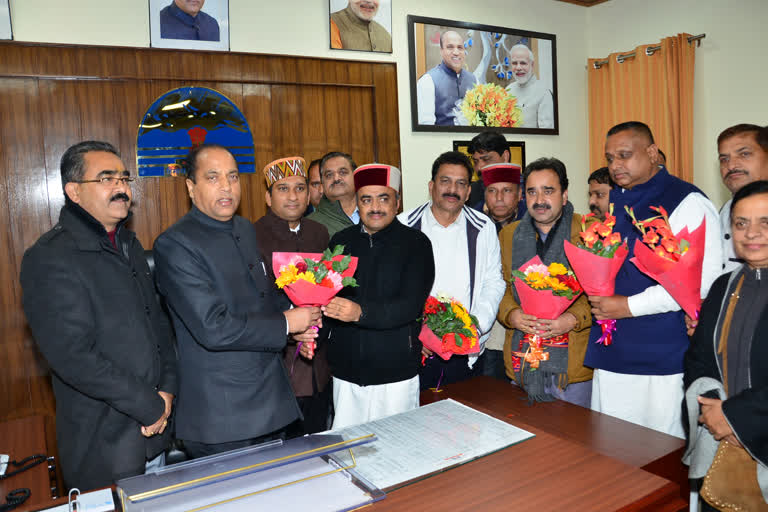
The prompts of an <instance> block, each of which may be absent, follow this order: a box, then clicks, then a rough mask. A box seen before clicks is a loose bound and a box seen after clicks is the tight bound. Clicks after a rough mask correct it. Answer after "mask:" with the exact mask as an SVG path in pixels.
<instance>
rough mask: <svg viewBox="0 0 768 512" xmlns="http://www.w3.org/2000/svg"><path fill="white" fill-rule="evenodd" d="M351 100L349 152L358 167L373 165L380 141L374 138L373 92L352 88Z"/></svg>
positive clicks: (348, 110)
mask: <svg viewBox="0 0 768 512" xmlns="http://www.w3.org/2000/svg"><path fill="white" fill-rule="evenodd" d="M349 100H350V101H349V105H348V109H347V116H348V118H349V127H350V132H351V133H350V137H349V142H348V143H347V150H348V152H349V153H350V154H351V155H353V156H354V157H355V161H356V162H357V165H363V164H369V163H372V162H374V160H376V158H375V157H374V155H375V154H376V151H375V149H376V147H377V146H378V140H376V138H374V126H373V90H372V89H363V88H350V89H349ZM378 161H379V162H382V161H381V160H378ZM383 163H389V162H383Z"/></svg>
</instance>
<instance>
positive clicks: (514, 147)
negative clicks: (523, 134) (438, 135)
mask: <svg viewBox="0 0 768 512" xmlns="http://www.w3.org/2000/svg"><path fill="white" fill-rule="evenodd" d="M471 143H472V141H471V140H455V141H453V150H454V151H458V152H459V153H464V154H465V155H467V157H469V162H470V163H471V164H472V166H473V168H472V181H477V180H479V179H480V173H478V172H477V169H475V168H474V162H472V155H470V154H469V145H470V144H471ZM507 144H509V163H511V164H516V165H519V166H520V169H525V142H523V141H521V140H512V141H507Z"/></svg>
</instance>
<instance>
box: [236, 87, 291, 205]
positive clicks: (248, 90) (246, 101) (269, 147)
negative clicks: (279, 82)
mask: <svg viewBox="0 0 768 512" xmlns="http://www.w3.org/2000/svg"><path fill="white" fill-rule="evenodd" d="M242 111H243V115H244V116H245V118H246V119H247V120H248V124H249V125H250V127H251V133H252V134H253V149H254V161H255V162H256V170H257V171H258V172H257V174H256V175H254V176H253V177H248V178H246V179H244V180H243V181H242V183H241V187H242V188H243V192H244V193H245V192H246V190H247V197H246V200H247V202H248V204H243V205H241V207H240V211H241V215H242V214H243V212H250V214H249V215H243V216H244V217H247V218H249V219H250V220H257V219H259V218H261V217H263V216H264V214H265V213H267V205H266V203H265V202H264V193H265V192H266V189H267V187H266V182H265V180H264V175H263V174H262V173H261V169H263V167H264V165H265V164H267V163H269V162H271V161H272V160H274V158H275V157H274V155H275V145H274V142H273V131H274V130H275V121H274V120H273V119H272V87H271V86H269V85H261V84H243V102H242ZM285 156H291V155H285ZM261 162H263V163H261Z"/></svg>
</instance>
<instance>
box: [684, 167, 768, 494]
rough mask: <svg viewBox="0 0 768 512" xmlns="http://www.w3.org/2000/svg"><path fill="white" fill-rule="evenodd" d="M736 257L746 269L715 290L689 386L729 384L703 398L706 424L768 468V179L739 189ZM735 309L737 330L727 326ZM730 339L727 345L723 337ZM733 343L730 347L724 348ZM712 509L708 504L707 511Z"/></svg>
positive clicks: (689, 363) (689, 359) (689, 361)
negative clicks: (705, 380) (713, 382)
mask: <svg viewBox="0 0 768 512" xmlns="http://www.w3.org/2000/svg"><path fill="white" fill-rule="evenodd" d="M731 228H732V233H733V244H734V250H735V252H736V255H737V256H739V257H740V258H741V259H742V260H744V265H743V266H742V267H741V268H740V269H738V270H734V271H733V272H731V273H728V274H724V275H722V276H720V278H718V280H717V281H715V283H714V284H713V285H712V288H711V289H710V290H709V294H708V295H707V298H706V300H705V301H704V304H703V305H702V308H701V313H700V315H699V325H698V326H697V327H696V331H695V332H694V334H693V338H692V340H691V345H690V347H689V349H688V351H687V353H686V355H685V373H684V377H683V381H684V385H685V387H686V389H688V388H689V387H690V386H691V385H692V384H693V383H694V382H695V381H696V380H697V379H699V378H701V377H710V378H712V379H715V380H716V381H718V382H720V383H721V384H723V387H724V389H725V391H726V399H725V400H720V399H719V398H718V395H717V394H716V393H705V394H704V395H700V396H699V397H698V402H699V407H700V416H699V418H698V420H699V423H700V424H702V425H703V426H704V427H705V428H706V429H707V430H708V431H709V433H711V434H712V436H713V437H714V439H715V440H716V441H723V440H725V441H728V442H729V443H730V444H733V445H736V446H742V447H744V448H745V449H746V450H747V452H748V453H749V455H750V456H752V458H754V459H755V460H757V461H758V463H761V464H763V465H765V464H766V463H768V428H766V426H765V425H766V422H768V181H757V182H754V183H751V184H749V185H746V186H745V187H743V188H742V189H741V190H739V191H738V192H737V193H736V195H735V196H734V198H733V202H732V204H731ZM731 303H732V304H733V305H732V306H731V307H732V316H731V321H730V325H728V326H726V328H725V329H724V328H723V324H724V321H725V317H726V311H727V309H728V307H729V304H731ZM726 333H727V343H725V344H723V343H722V340H723V335H724V334H726ZM722 345H725V346H722ZM705 506H706V505H705Z"/></svg>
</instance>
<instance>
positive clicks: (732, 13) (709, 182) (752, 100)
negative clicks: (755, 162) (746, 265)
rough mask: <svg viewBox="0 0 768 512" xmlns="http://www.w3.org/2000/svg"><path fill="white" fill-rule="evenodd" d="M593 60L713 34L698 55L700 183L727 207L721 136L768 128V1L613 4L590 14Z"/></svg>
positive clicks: (620, 0)
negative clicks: (744, 127) (737, 128)
mask: <svg viewBox="0 0 768 512" xmlns="http://www.w3.org/2000/svg"><path fill="white" fill-rule="evenodd" d="M587 12H588V17H587V25H588V26H589V27H590V30H589V34H588V39H587V51H588V57H604V56H606V55H608V53H610V52H615V51H624V50H631V49H633V48H634V47H635V46H637V45H640V44H646V43H652V42H655V41H658V40H659V39H660V38H662V37H665V36H669V35H673V34H677V33H680V32H687V33H689V34H694V35H695V34H701V33H706V34H707V37H706V38H705V39H704V40H702V44H701V47H700V48H698V49H697V50H696V76H695V83H694V114H693V120H694V134H693V136H694V139H693V151H694V162H693V164H694V182H695V183H696V185H697V186H699V187H700V188H701V189H702V190H703V191H704V192H705V193H706V194H707V195H708V196H709V198H710V199H712V202H714V203H715V206H718V207H719V206H720V205H721V204H722V203H724V202H725V201H726V200H727V199H728V198H729V197H730V194H729V192H728V190H727V189H726V188H725V187H724V186H723V185H722V182H721V181H720V174H719V170H718V164H717V143H716V140H717V135H718V134H719V133H720V132H721V131H722V130H723V129H725V128H727V127H729V126H732V125H734V124H737V123H755V124H759V125H765V124H768V102H766V100H765V97H766V84H768V66H767V65H766V64H765V63H766V56H765V52H766V50H768V32H766V30H765V23H766V21H768V1H766V0H729V1H723V0H644V1H643V2H638V1H636V0H611V1H610V2H606V3H603V4H599V5H597V6H595V7H591V8H589V9H587Z"/></svg>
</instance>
